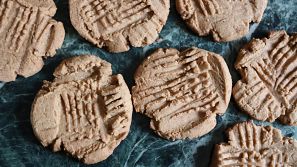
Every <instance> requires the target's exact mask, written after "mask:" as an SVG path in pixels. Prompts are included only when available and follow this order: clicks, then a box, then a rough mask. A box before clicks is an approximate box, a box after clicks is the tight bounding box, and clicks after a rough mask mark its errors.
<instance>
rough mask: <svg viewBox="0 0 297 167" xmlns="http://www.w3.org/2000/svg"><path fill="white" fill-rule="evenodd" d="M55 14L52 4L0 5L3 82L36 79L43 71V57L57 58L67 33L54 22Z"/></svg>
mask: <svg viewBox="0 0 297 167" xmlns="http://www.w3.org/2000/svg"><path fill="white" fill-rule="evenodd" d="M55 13H56V6H55V3H54V2H53V1H52V0H43V1H39V0H1V1H0V42H1V45H0V50H1V53H0V69H1V70H0V81H3V82H10V81H14V80H15V79H16V77H17V75H21V76H24V77H29V76H32V75H34V74H36V73H37V72H39V71H40V70H41V68H42V67H43V64H44V63H43V60H42V58H43V57H44V58H46V57H50V56H54V55H55V54H56V50H57V49H58V48H60V47H61V46H62V43H63V40H64V36H65V31H64V27H63V24H62V23H61V22H57V21H56V20H54V19H52V17H53V16H54V15H55Z"/></svg>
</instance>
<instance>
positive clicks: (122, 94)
mask: <svg viewBox="0 0 297 167" xmlns="http://www.w3.org/2000/svg"><path fill="white" fill-rule="evenodd" d="M54 76H55V80H54V81H53V82H45V83H44V85H43V87H42V89H41V90H40V91H39V93H38V94H37V95H36V98H35V100H34V102H33V106H32V112H31V123H32V127H33V130H34V133H35V135H36V137H37V138H38V139H39V140H40V142H41V143H42V145H43V146H45V147H46V146H51V147H52V149H53V151H60V150H64V151H66V152H67V153H69V154H71V155H72V156H74V157H76V158H78V159H80V160H81V161H83V162H84V163H86V164H93V163H97V162H99V161H103V160H105V159H106V158H107V157H109V156H110V155H111V154H112V152H113V150H114V149H115V148H116V147H117V146H118V145H119V144H120V142H121V141H122V140H124V139H125V138H126V136H127V135H128V132H129V129H130V125H131V119H132V118H131V117H132V111H133V107H132V101H131V95H130V92H129V89H128V87H127V85H126V83H125V81H124V79H123V77H122V76H121V75H112V70H111V64H110V63H108V62H106V61H103V60H101V59H99V58H97V57H95V56H88V55H87V56H79V57H74V58H70V59H67V60H65V61H63V62H62V63H61V65H60V66H58V67H57V69H56V70H55V72H54Z"/></svg>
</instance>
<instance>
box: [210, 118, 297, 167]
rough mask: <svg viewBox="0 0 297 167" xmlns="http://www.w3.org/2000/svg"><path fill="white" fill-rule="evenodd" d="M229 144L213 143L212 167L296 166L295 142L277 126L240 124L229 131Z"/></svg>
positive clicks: (296, 151)
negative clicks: (285, 135) (214, 145)
mask: <svg viewBox="0 0 297 167" xmlns="http://www.w3.org/2000/svg"><path fill="white" fill-rule="evenodd" d="M227 135H228V143H222V144H219V145H217V146H216V148H215V151H214V157H213V161H212V166H213V167H223V166H263V167H266V166H267V167H268V166H269V167H277V166H297V141H296V140H294V139H293V138H289V137H283V136H282V134H281V131H280V130H279V129H276V128H273V127H271V126H267V127H263V126H256V125H255V124H254V123H252V122H244V123H239V124H237V125H235V126H234V127H232V128H231V129H229V130H228V133H227Z"/></svg>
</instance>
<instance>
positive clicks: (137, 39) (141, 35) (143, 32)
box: [69, 0, 170, 52]
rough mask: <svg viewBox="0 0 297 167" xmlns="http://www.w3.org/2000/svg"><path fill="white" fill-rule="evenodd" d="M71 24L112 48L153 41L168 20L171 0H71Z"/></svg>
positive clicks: (89, 39) (90, 39) (97, 41)
mask: <svg viewBox="0 0 297 167" xmlns="http://www.w3.org/2000/svg"><path fill="white" fill-rule="evenodd" d="M69 5H70V18H71V22H72V25H73V26H74V27H75V29H76V30H77V31H78V32H79V34H80V35H81V36H83V37H84V38H85V39H87V40H88V41H90V42H91V43H93V44H95V45H96V46H97V47H99V48H102V47H106V48H107V50H108V51H110V52H124V51H128V50H129V49H130V45H132V46H134V47H143V46H146V45H149V44H152V43H153V42H154V41H155V40H156V39H157V38H158V36H159V35H158V34H159V33H160V32H161V29H162V28H163V26H164V25H165V23H166V20H167V17H168V14H169V7H170V5H169V0H91V1H89V0H69Z"/></svg>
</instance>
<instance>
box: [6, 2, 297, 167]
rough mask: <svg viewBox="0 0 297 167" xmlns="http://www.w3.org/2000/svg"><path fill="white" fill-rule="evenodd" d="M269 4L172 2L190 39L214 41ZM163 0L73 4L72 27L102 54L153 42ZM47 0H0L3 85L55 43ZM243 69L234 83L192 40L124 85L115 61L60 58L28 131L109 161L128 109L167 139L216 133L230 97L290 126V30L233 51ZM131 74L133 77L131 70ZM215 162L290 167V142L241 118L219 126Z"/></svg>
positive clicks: (295, 57) (80, 155) (50, 143)
mask: <svg viewBox="0 0 297 167" xmlns="http://www.w3.org/2000/svg"><path fill="white" fill-rule="evenodd" d="M267 3H268V1H267V0H253V1H251V0H233V1H230V0H176V7H177V11H178V12H179V14H180V15H181V18H182V19H183V20H184V21H185V23H186V24H187V25H188V27H189V28H190V29H191V30H192V31H193V32H194V33H196V34H197V35H198V36H206V35H212V37H213V39H214V41H215V42H227V41H233V40H237V39H240V38H242V37H244V36H245V35H247V34H248V32H249V25H250V23H251V22H257V23H258V22H260V21H261V19H262V16H263V13H264V11H265V8H266V6H267ZM169 9H170V2H169V0H134V1H132V0H69V13H70V19H71V23H72V25H73V26H74V28H75V29H76V30H77V32H78V33H79V34H80V35H81V36H82V37H84V38H85V39H86V40H88V41H89V42H91V43H92V44H94V45H96V46H97V47H98V48H104V49H106V50H107V51H109V52H113V53H119V52H124V51H128V50H129V49H130V48H131V47H144V46H147V45H150V44H152V43H154V42H155V41H156V40H157V39H158V36H159V33H160V32H161V30H162V28H163V26H164V25H165V24H166V21H167V18H168V15H169ZM55 13H56V6H55V3H54V2H53V1H52V0H43V1H40V0H1V1H0V40H2V43H3V44H2V45H1V46H0V47H1V50H2V53H1V56H0V69H1V71H0V81H3V82H11V81H14V80H15V79H16V77H17V75H20V76H23V77H29V76H32V75H34V74H36V73H37V72H39V71H40V70H41V69H42V67H43V57H44V58H47V57H50V56H54V55H55V53H56V50H57V49H58V48H60V47H61V46H62V43H63V40H64V36H65V30H64V27H63V24H62V23H61V22H58V21H56V20H54V19H53V18H52V17H53V16H54V15H55ZM235 68H236V70H238V72H239V73H240V75H241V80H239V81H238V82H237V83H236V84H235V85H234V87H233V91H232V77H231V74H230V72H229V69H228V66H227V64H226V62H225V60H224V59H223V57H222V56H221V55H218V54H216V53H213V52H210V51H207V50H203V49H199V48H196V47H194V46H193V47H191V48H187V49H184V50H177V49H175V48H159V49H157V50H155V51H154V52H153V53H151V54H150V55H149V56H148V57H147V58H146V59H145V60H144V61H143V63H142V64H141V65H140V66H139V67H138V69H137V70H136V72H135V74H134V79H135V85H134V86H133V87H132V88H131V93H130V90H129V88H128V86H127V84H126V83H125V80H124V79H123V77H122V75H121V74H113V72H112V65H111V64H110V63H108V62H106V61H104V60H102V59H100V58H99V57H97V56H94V55H81V56H76V57H72V58H69V59H66V60H63V61H62V63H61V64H60V65H59V66H58V67H57V68H56V70H55V72H54V74H53V75H54V77H55V78H54V80H53V81H45V82H44V85H43V86H42V88H41V90H40V91H39V92H38V94H37V95H36V98H35V100H34V102H33V104H32V111H31V124H32V127H33V131H34V133H35V135H36V137H37V138H38V140H39V141H40V142H41V144H42V145H43V146H45V147H50V148H52V150H53V151H60V150H63V151H65V152H67V153H68V154H70V155H72V156H74V157H75V158H77V159H79V160H81V161H82V162H84V163H86V164H94V163H97V162H100V161H103V160H105V159H106V158H108V157H109V156H110V155H111V154H112V153H113V151H114V150H115V149H116V147H117V146H118V145H119V144H120V143H121V141H123V140H124V139H125V138H126V137H127V135H128V134H129V131H130V126H131V122H132V113H133V107H134V109H135V111H136V112H139V113H142V114H144V115H145V116H147V117H149V118H150V128H151V129H152V130H153V131H154V132H155V133H156V135H159V136H160V137H162V138H165V139H167V140H184V139H194V138H198V137H201V136H203V135H205V134H207V133H209V132H210V131H212V130H213V129H214V128H215V127H216V124H217V121H216V118H217V117H218V116H221V115H223V114H224V113H225V112H226V110H227V108H228V105H229V102H230V99H231V95H232V94H233V97H234V100H235V101H236V103H237V104H238V106H239V108H240V109H241V111H243V112H245V113H246V114H248V115H249V116H250V117H251V118H253V119H256V120H259V121H269V122H274V121H276V120H279V121H280V122H281V123H283V124H286V125H291V126H296V125H297V35H296V34H292V35H288V34H287V33H286V31H271V32H270V33H269V35H268V36H267V38H262V39H253V40H251V41H250V42H249V43H248V44H247V45H246V46H244V47H243V48H242V49H241V50H240V52H239V53H238V57H237V61H236V63H235ZM131 75H132V74H131ZM227 134H228V142H227V143H222V144H218V145H217V146H216V148H215V151H214V155H213V161H212V166H297V141H296V140H294V139H293V138H288V137H283V136H282V134H281V132H280V130H278V129H276V128H273V127H271V126H267V127H264V126H257V125H255V124H254V123H253V122H252V121H247V122H242V123H239V124H236V125H234V126H233V127H231V128H230V129H229V130H227Z"/></svg>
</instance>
